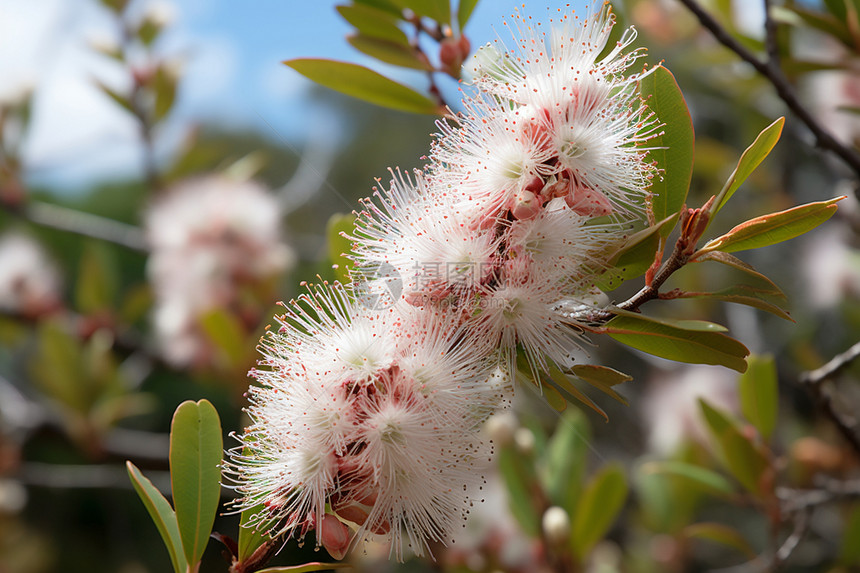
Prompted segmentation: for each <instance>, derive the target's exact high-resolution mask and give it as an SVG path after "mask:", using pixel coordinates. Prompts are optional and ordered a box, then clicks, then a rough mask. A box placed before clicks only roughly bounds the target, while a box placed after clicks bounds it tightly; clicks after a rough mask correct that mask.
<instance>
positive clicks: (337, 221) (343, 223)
mask: <svg viewBox="0 0 860 573" xmlns="http://www.w3.org/2000/svg"><path fill="white" fill-rule="evenodd" d="M354 228H355V215H351V214H340V213H335V214H334V215H332V216H331V217H330V218H329V220H328V224H327V225H326V232H325V233H326V237H328V258H329V260H330V261H331V264H332V266H334V265H337V267H336V268H335V269H334V274H335V276H336V277H337V280H339V281H340V282H341V283H343V284H347V283H349V282H350V277H349V269H350V268H352V261H351V260H349V259H348V258H347V257H346V253H349V252H351V251H352V241H351V240H349V239H348V238H346V237H344V236H343V233H346V234H349V233H352V231H353V229H354Z"/></svg>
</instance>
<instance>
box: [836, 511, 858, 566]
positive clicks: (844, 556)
mask: <svg viewBox="0 0 860 573" xmlns="http://www.w3.org/2000/svg"><path fill="white" fill-rule="evenodd" d="M842 531H843V533H842V543H841V545H842V548H841V550H840V552H839V562H840V563H841V564H842V565H848V566H851V565H854V566H857V565H860V543H857V540H858V539H860V505H856V504H855V505H854V507H853V508H852V509H851V511H850V512H849V513H848V515H846V516H845V525H844V526H843V528H842Z"/></svg>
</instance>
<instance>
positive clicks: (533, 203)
mask: <svg viewBox="0 0 860 573" xmlns="http://www.w3.org/2000/svg"><path fill="white" fill-rule="evenodd" d="M540 208H541V204H540V199H538V197H537V195H535V194H534V193H532V192H531V191H527V190H525V189H523V190H522V191H519V192H518V193H517V194H516V195H514V197H513V199H511V201H510V209H511V214H512V215H513V216H514V218H515V219H519V220H520V221H526V220H529V219H534V218H535V217H537V215H538V213H540Z"/></svg>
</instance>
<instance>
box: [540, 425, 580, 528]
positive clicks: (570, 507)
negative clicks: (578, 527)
mask: <svg viewBox="0 0 860 573" xmlns="http://www.w3.org/2000/svg"><path fill="white" fill-rule="evenodd" d="M590 437H591V432H590V428H589V425H588V418H586V416H585V414H584V413H583V412H582V410H580V409H578V408H570V409H569V410H568V411H567V412H565V413H564V415H563V416H562V417H561V418H560V419H559V423H558V424H557V426H556V429H555V433H554V434H553V435H552V438H551V439H550V441H549V443H548V444H547V449H546V456H545V458H546V459H545V463H544V464H543V465H542V467H541V469H542V470H543V471H541V473H540V477H541V481H542V482H543V484H544V489H545V490H546V492H547V495H548V496H549V498H550V501H551V502H552V503H553V504H554V505H558V506H560V507H563V508H564V509H565V510H567V512H568V513H569V514H570V515H573V512H574V511H575V510H576V505H577V503H578V499H579V495H580V492H581V490H582V478H583V475H584V474H585V470H586V465H587V460H588V443H589V440H590Z"/></svg>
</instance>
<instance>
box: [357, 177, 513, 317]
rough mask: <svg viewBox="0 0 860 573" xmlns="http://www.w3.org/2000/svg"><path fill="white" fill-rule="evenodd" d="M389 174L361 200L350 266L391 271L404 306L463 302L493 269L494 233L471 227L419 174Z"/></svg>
mask: <svg viewBox="0 0 860 573" xmlns="http://www.w3.org/2000/svg"><path fill="white" fill-rule="evenodd" d="M392 175H393V176H394V178H393V179H392V181H391V184H390V186H389V187H388V189H385V188H383V189H382V190H378V191H377V193H376V197H375V200H372V199H366V200H364V201H363V205H364V210H363V211H362V212H361V213H359V216H358V218H357V220H356V228H355V231H354V233H353V236H352V237H351V238H352V239H353V257H354V260H355V261H356V264H357V265H358V266H367V265H371V266H374V265H378V264H380V263H386V264H389V265H391V266H392V267H394V269H396V270H397V272H398V274H399V275H400V277H401V280H402V282H403V297H404V298H405V299H406V300H408V301H410V302H416V303H424V302H427V301H438V300H442V299H446V298H448V297H451V296H453V297H454V298H457V299H466V300H468V299H469V298H470V297H471V296H473V295H474V293H475V292H476V290H477V289H478V288H480V285H481V284H482V283H484V282H486V281H487V280H489V279H490V277H491V275H492V273H493V271H494V269H495V267H496V266H497V264H498V259H499V244H498V243H499V241H498V238H497V236H496V233H495V232H494V230H493V229H492V228H490V229H476V228H474V227H473V226H472V225H471V224H470V223H469V218H468V216H467V215H466V214H464V213H462V212H460V211H459V210H458V209H457V207H456V206H455V205H452V204H451V202H450V201H449V197H448V196H447V195H446V194H445V193H440V189H439V188H438V186H434V187H432V188H431V187H428V186H429V185H432V183H431V182H429V181H427V179H426V178H425V177H424V175H423V174H421V173H420V172H416V173H415V175H414V179H413V178H411V177H409V176H404V175H403V174H401V173H400V172H393V173H392Z"/></svg>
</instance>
